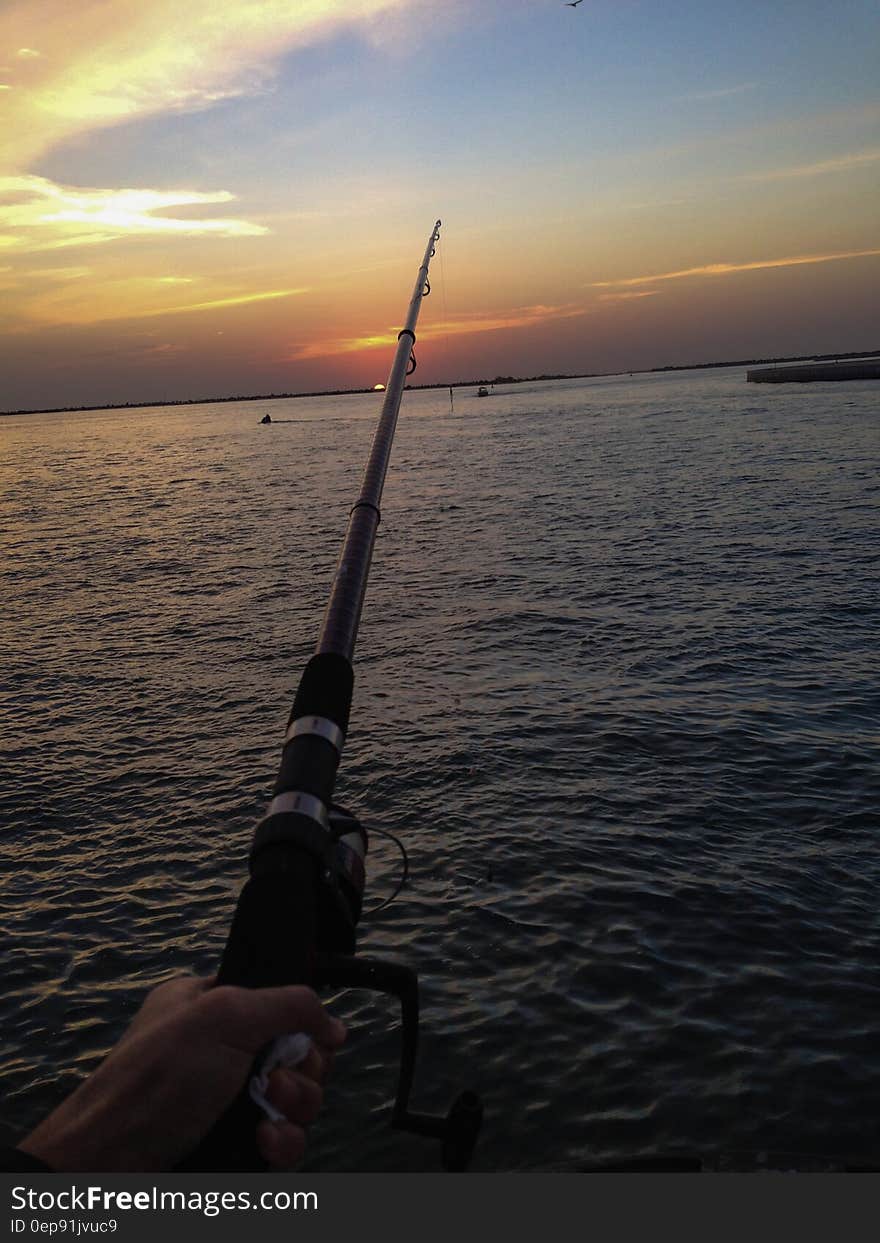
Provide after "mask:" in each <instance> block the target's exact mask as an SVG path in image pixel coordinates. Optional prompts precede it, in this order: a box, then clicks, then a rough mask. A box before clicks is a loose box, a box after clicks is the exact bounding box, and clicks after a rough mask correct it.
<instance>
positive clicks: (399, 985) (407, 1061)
mask: <svg viewBox="0 0 880 1243" xmlns="http://www.w3.org/2000/svg"><path fill="white" fill-rule="evenodd" d="M330 835H331V838H332V840H333V842H334V846H335V852H334V864H333V867H332V869H331V870H330V875H328V876H327V877H326V884H327V886H328V889H329V893H328V898H329V900H330V902H331V903H332V905H333V906H334V907H335V908H336V910H337V911H338V913H339V914H340V916H341V918H342V919H343V920H345V922H346V923H347V924H348V925H349V926H350V928H351V931H352V934H353V931H354V926H355V924H356V923H357V920H358V919H359V918H360V913H361V906H362V902H363V894H364V886H365V881H366V870H365V868H364V858H365V856H366V852H367V848H368V837H367V831H366V829H365V828H364V827H363V825H362V824H361V823H360V821H359V820H358V819H357V818H356V817H355V816H353V815H352V814H351V813H350V812H349V811H346V810H345V809H344V808H342V807H338V806H335V805H334V806H333V807H331V809H330ZM383 905H384V903H383ZM331 909H332V908H331ZM328 913H329V912H328ZM314 983H315V986H316V987H327V988H359V989H364V990H366V991H367V992H377V993H386V994H389V995H390V996H392V997H396V998H397V1000H398V1001H399V1002H400V1021H401V1046H400V1066H399V1070H398V1078H397V1092H396V1095H395V1100H394V1108H393V1111H392V1114H391V1125H392V1127H394V1128H395V1129H396V1130H399V1131H408V1132H410V1134H413V1135H424V1136H428V1137H430V1138H434V1139H439V1140H440V1142H441V1153H442V1162H443V1168H444V1169H446V1170H450V1171H461V1170H466V1169H467V1167H468V1165H469V1164H470V1161H471V1157H472V1156H473V1152H474V1147H475V1145H476V1142H477V1136H478V1135H479V1131H480V1126H481V1124H482V1120H483V1106H482V1104H481V1102H480V1099H479V1097H478V1096H477V1095H476V1094H475V1093H474V1092H469V1091H465V1092H462V1093H461V1094H460V1095H459V1096H457V1097H456V1099H455V1100H454V1101H453V1103H452V1106H451V1108H450V1109H449V1112H448V1113H447V1114H446V1116H445V1117H442V1116H440V1115H431V1114H422V1113H415V1112H413V1111H412V1110H411V1109H410V1108H409V1096H410V1091H411V1089H412V1082H413V1076H414V1074H415V1064H416V1053H417V1050H418V1040H419V981H418V976H417V975H416V973H415V971H413V970H412V969H411V968H410V967H405V966H402V965H400V964H398V963H392V962H387V961H385V960H383V959H378V958H356V957H354V956H353V955H347V954H341V953H324V954H318V955H317V956H316V958H315V974H314Z"/></svg>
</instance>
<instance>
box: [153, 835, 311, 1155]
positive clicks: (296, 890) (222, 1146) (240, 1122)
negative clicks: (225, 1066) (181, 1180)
mask: <svg viewBox="0 0 880 1243" xmlns="http://www.w3.org/2000/svg"><path fill="white" fill-rule="evenodd" d="M285 856H286V857H285V858H284V859H278V858H273V857H271V856H270V857H268V858H267V859H266V860H265V861H264V862H265V864H266V866H265V867H261V868H259V869H258V871H257V874H256V875H253V876H251V878H250V879H249V880H248V881H247V882H246V884H245V886H244V888H243V889H242V891H241V894H240V895H239V899H238V904H237V906H236V909H235V915H234V916H233V920H232V926H231V928H230V931H229V938H228V940H227V942H226V948H225V949H224V952H223V957H222V960H221V963H220V968H219V971H218V973H217V983H218V985H236V986H239V987H244V988H272V987H279V986H282V985H286V984H305V985H311V984H312V982H313V973H314V967H313V964H314V959H315V954H316V945H315V941H316V936H317V927H318V916H317V911H318V893H319V889H320V876H319V867H318V863H317V861H316V859H315V858H314V856H313V855H312V854H310V853H309V852H306V851H303V852H301V853H300V857H299V858H296V857H295V856H294V853H293V852H291V851H287V852H285ZM281 1034H283V1033H279V1035H281ZM258 1060H260V1059H258ZM254 1069H255V1068H254ZM251 1073H253V1072H251ZM248 1077H249V1078H250V1075H249V1076H248ZM262 1117H263V1114H262V1112H261V1111H260V1109H259V1108H258V1107H257V1106H256V1105H255V1104H254V1102H253V1101H252V1100H251V1098H250V1096H249V1095H248V1091H247V1085H245V1086H244V1087H243V1088H242V1090H241V1092H240V1093H239V1094H238V1096H237V1097H236V1099H235V1100H234V1101H233V1102H232V1104H231V1105H230V1106H229V1108H228V1109H227V1110H226V1111H225V1112H224V1113H223V1114H222V1115H221V1117H220V1118H219V1119H218V1120H217V1122H216V1123H215V1124H214V1126H213V1127H212V1128H211V1130H210V1131H209V1132H208V1134H207V1135H206V1136H205V1137H204V1139H203V1140H202V1141H201V1143H200V1144H199V1145H198V1147H197V1148H196V1149H195V1150H194V1152H192V1153H191V1154H190V1155H189V1156H188V1157H187V1158H186V1159H185V1160H184V1161H183V1162H182V1163H181V1164H180V1165H179V1166H178V1167H177V1168H178V1170H181V1171H196V1170H198V1171H203V1172H211V1173H214V1172H220V1171H224V1172H233V1171H235V1172H241V1173H243V1172H249V1171H250V1172H262V1171H265V1169H266V1162H265V1161H264V1159H263V1158H262V1156H261V1155H260V1152H259V1150H258V1148H257V1141H256V1129H257V1125H258V1123H259V1122H260V1120H261V1119H262Z"/></svg>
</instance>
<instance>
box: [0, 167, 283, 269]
mask: <svg viewBox="0 0 880 1243" xmlns="http://www.w3.org/2000/svg"><path fill="white" fill-rule="evenodd" d="M233 199H234V196H233V195H232V194H230V193H228V191H226V190H217V191H214V192H210V193H205V192H198V191H194V190H173V191H167V190H104V189H73V188H71V187H69V186H61V185H57V184H56V183H55V182H52V181H49V180H47V179H46V178H45V177H30V176H21V177H0V244H2V245H4V246H5V247H6V248H7V249H9V250H14V251H16V252H23V251H41V250H59V249H63V248H66V247H70V246H94V245H97V244H99V243H102V242H110V241H114V240H116V239H117V238H121V237H132V236H135V235H143V234H165V235H176V236H187V237H195V236H198V235H206V234H207V235H212V236H215V237H246V236H257V235H260V234H264V233H266V232H267V230H266V228H265V227H264V226H263V225H258V224H252V223H250V222H249V221H246V220H237V219H232V218H227V217H209V218H205V219H192V218H182V217H176V216H173V215H159V214H157V213H159V212H168V211H170V210H171V209H173V208H180V207H204V206H214V205H215V204H218V203H229V202H232V201H233Z"/></svg>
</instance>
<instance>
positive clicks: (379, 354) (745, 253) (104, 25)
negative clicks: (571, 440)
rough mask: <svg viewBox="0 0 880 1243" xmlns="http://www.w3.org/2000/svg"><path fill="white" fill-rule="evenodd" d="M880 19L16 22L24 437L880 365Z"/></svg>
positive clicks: (627, 7) (278, 12)
mask: <svg viewBox="0 0 880 1243" xmlns="http://www.w3.org/2000/svg"><path fill="white" fill-rule="evenodd" d="M878 32H880V11H878V8H877V4H876V0H864V2H862V0H837V2H836V3H835V4H834V5H831V4H828V3H827V0H826V2H823V3H818V2H817V0H791V2H787V3H784V2H780V0H767V2H766V3H760V4H759V3H757V2H749V3H746V4H745V5H736V4H731V3H725V4H721V3H719V2H718V0H662V3H661V0H583V2H582V3H581V4H579V5H578V6H577V8H570V7H566V6H565V5H564V4H563V3H562V2H561V0H504V2H502V0H434V2H433V3H430V4H429V3H426V2H424V0H406V3H404V2H403V0H347V2H346V3H339V2H337V0H75V2H73V0H18V2H16V0H12V2H10V0H6V2H5V3H4V4H3V5H2V7H0V111H2V114H3V115H2V122H0V133H2V138H0V142H2V144H3V145H2V155H0V290H2V301H0V322H2V356H0V368H2V377H3V384H2V392H0V409H3V410H13V409H20V408H27V409H31V408H45V407H48V406H68V405H70V406H74V405H86V404H88V405H93V404H94V405H99V404H103V403H108V404H109V403H113V402H124V401H128V400H143V401H160V400H163V399H169V398H177V397H180V398H189V397H198V396H205V397H208V396H222V395H227V394H234V393H241V394H253V393H269V392H277V391H291V392H296V391H303V390H313V389H320V388H346V387H371V386H372V385H373V384H375V383H377V382H378V381H381V380H384V379H385V376H386V373H387V370H388V366H389V363H390V360H391V355H392V353H393V346H394V343H395V340H396V336H397V331H398V329H399V327H400V325H401V322H402V318H403V315H404V312H405V309H406V304H407V302H408V299H409V294H410V291H411V288H412V283H413V280H414V278H415V273H416V269H417V268H418V264H419V261H420V258H421V255H422V252H423V249H424V246H425V242H426V240H427V237H428V234H429V233H430V230H431V227H432V225H433V222H434V220H435V219H436V218H437V217H438V216H439V217H441V218H442V220H443V235H442V241H441V244H440V247H439V248H438V253H437V257H436V259H435V260H434V266H433V269H432V285H433V293H432V296H431V297H430V298H429V299H428V300H427V301H426V303H425V305H424V307H423V310H422V319H421V321H420V324H419V349H418V357H419V371H418V373H417V376H416V377H415V379H416V381H418V382H422V383H432V382H435V381H442V382H448V381H454V380H456V379H470V378H474V377H484V376H485V377H492V376H494V375H496V374H513V375H519V376H528V375H534V374H539V373H547V372H598V371H616V370H631V369H637V368H645V367H652V366H658V365H663V364H667V363H672V364H682V363H690V362H695V363H698V362H704V361H709V360H713V359H735V358H749V357H766V356H773V355H786V354H810V353H812V352H822V353H825V352H832V351H849V350H858V349H868V348H874V347H878V346H880V321H878V294H877V290H878V277H880V211H878V203H880V193H878V189H880V186H878V182H880V75H878V65H880V39H878Z"/></svg>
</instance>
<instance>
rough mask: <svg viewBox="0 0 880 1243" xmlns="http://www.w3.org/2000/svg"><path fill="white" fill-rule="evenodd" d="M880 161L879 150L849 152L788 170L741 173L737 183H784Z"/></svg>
mask: <svg viewBox="0 0 880 1243" xmlns="http://www.w3.org/2000/svg"><path fill="white" fill-rule="evenodd" d="M878 160H880V148H878V147H874V148H872V149H870V150H868V151H851V152H849V153H848V154H847V155H839V156H835V158H834V159H833V160H818V161H816V163H814V164H795V165H792V166H789V167H788V168H768V169H764V170H762V171H761V172H757V173H743V174H742V176H741V177H739V178H737V180H739V181H786V180H787V179H788V178H789V177H821V176H824V175H825V174H827V173H846V172H849V171H850V170H851V169H854V168H862V167H864V166H865V165H866V164H875V163H876V162H877V161H878Z"/></svg>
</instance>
